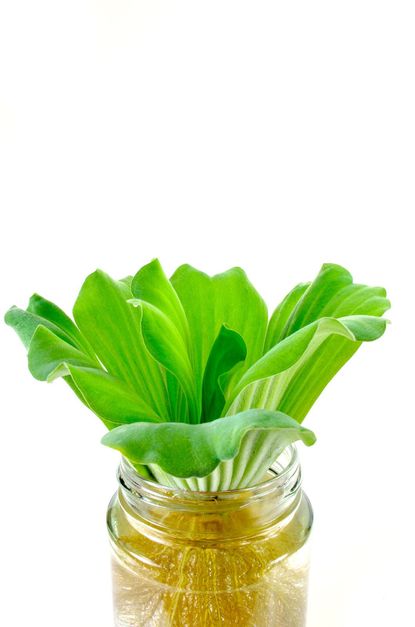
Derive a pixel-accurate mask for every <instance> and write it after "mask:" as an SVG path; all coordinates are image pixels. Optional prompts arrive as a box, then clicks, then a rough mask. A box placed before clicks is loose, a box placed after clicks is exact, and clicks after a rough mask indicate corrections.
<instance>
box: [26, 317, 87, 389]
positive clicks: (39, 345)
mask: <svg viewBox="0 0 415 627" xmlns="http://www.w3.org/2000/svg"><path fill="white" fill-rule="evenodd" d="M28 361H29V370H30V372H31V374H32V375H33V376H34V377H35V379H38V380H39V381H53V380H54V379H56V378H57V377H64V376H67V375H69V374H70V373H69V371H68V368H67V365H66V364H73V365H75V366H82V367H87V368H94V367H95V366H96V364H95V362H94V361H92V360H91V359H90V357H88V355H85V353H82V352H81V351H80V350H78V349H77V348H75V347H74V346H72V345H71V344H68V342H65V340H62V339H61V338H60V337H58V336H56V335H55V334H54V333H53V332H52V331H50V329H47V328H46V327H44V326H38V327H37V329H36V331H35V332H34V334H33V337H32V340H31V342H30V345H29V353H28Z"/></svg>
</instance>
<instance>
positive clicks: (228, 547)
mask: <svg viewBox="0 0 415 627" xmlns="http://www.w3.org/2000/svg"><path fill="white" fill-rule="evenodd" d="M118 479H119V489H118V491H117V492H116V494H115V495H114V497H113V498H112V500H111V502H110V505H109V508H108V518H107V522H108V530H109V535H110V540H111V546H112V575H113V593H114V615H115V625H116V627H143V626H147V625H148V626H154V627H161V626H163V627H170V626H171V627H206V626H209V625H225V626H229V625H238V626H245V625H246V626H248V625H249V626H251V627H268V626H276V627H303V626H304V625H305V621H306V606H307V579H308V562H309V559H308V538H309V535H310V530H311V526H312V519H313V518H312V510H311V506H310V502H309V500H308V499H307V497H306V495H305V494H304V492H303V491H302V490H301V470H300V465H299V461H298V455H297V451H296V449H295V447H294V446H291V447H288V448H287V449H286V450H285V451H284V452H283V453H282V455H281V456H280V457H279V459H278V461H277V462H276V463H275V464H274V465H273V467H272V468H271V469H270V470H269V472H268V475H267V477H266V478H265V479H264V480H263V481H261V482H260V483H258V484H257V485H256V486H255V487H252V488H244V489H241V490H230V491H227V492H192V491H185V490H177V489H172V488H168V487H164V486H162V485H160V484H158V483H155V482H152V481H149V480H146V479H143V478H142V477H141V476H140V475H139V474H138V473H137V472H136V471H135V469H134V468H133V466H132V465H131V464H130V463H129V462H128V461H127V460H125V459H122V461H121V464H120V467H119V472H118Z"/></svg>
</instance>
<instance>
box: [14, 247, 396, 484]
mask: <svg viewBox="0 0 415 627" xmlns="http://www.w3.org/2000/svg"><path fill="white" fill-rule="evenodd" d="M389 306H390V304H389V301H388V300H387V298H386V293H385V290H384V289H383V288H380V287H367V286H365V285H359V284H355V283H353V280H352V277H351V275H350V273H349V272H348V271H347V270H346V269H345V268H342V267H341V266H338V265H335V264H325V265H323V267H322V269H321V271H320V272H319V274H318V275H317V277H316V279H315V280H314V281H313V282H312V283H301V284H299V285H297V286H296V287H295V288H294V289H293V290H292V291H291V292H290V293H289V294H288V295H287V296H286V297H285V298H284V300H283V301H282V303H281V304H280V305H279V306H278V307H277V308H276V309H275V311H274V312H273V314H272V316H271V318H270V320H269V321H268V314H267V308H266V305H265V303H264V301H263V300H262V298H261V296H260V295H259V294H258V292H257V291H256V290H255V288H254V287H253V285H252V284H251V283H250V281H249V280H248V278H247V276H246V274H245V273H244V271H243V270H241V269H240V268H232V269H231V270H228V271H227V272H224V273H222V274H218V275H215V276H213V277H210V276H208V275H207V274H205V273H203V272H200V271H199V270H196V269H195V268H193V267H191V266H189V265H183V266H180V267H179V268H178V269H177V270H176V272H175V273H174V274H173V276H172V277H171V279H170V280H169V279H168V278H167V276H166V275H165V273H164V271H163V269H162V267H161V265H160V263H159V262H158V260H154V261H152V262H151V263H149V264H147V265H146V266H144V267H143V268H141V269H140V270H139V271H138V272H137V274H136V275H135V276H134V277H127V278H125V279H123V280H121V281H115V280H113V279H112V278H111V277H109V276H108V275H107V274H105V273H104V272H102V271H100V270H97V271H96V272H94V273H93V274H91V275H90V276H88V277H87V279H86V280H85V282H84V284H83V286H82V288H81V291H80V293H79V296H78V298H77V300H76V302H75V305H74V309H73V316H74V321H72V320H71V319H70V318H69V317H68V316H67V315H66V314H65V313H64V312H63V311H62V310H61V309H59V308H58V307H57V306H56V305H54V304H53V303H51V302H50V301H47V300H45V299H44V298H42V297H40V296H38V295H34V296H32V298H31V299H30V301H29V305H28V307H27V309H26V310H22V309H19V308H17V307H12V308H11V309H10V310H9V311H8V312H7V314H6V317H5V320H6V322H7V324H9V325H10V326H12V327H13V328H14V329H15V331H16V332H17V333H18V335H19V336H20V338H21V339H22V341H23V343H24V344H25V346H26V347H27V348H28V364H29V370H30V372H31V373H32V375H33V376H34V377H35V378H36V379H39V380H41V381H53V380H54V379H56V378H59V377H62V378H63V379H64V380H65V381H66V382H67V383H68V384H69V386H70V387H71V388H72V389H73V391H74V392H75V393H76V394H77V396H78V397H79V398H80V400H81V401H82V402H83V403H84V404H85V405H86V406H87V407H89V408H90V409H91V410H92V411H93V412H94V413H95V414H96V415H97V416H98V417H99V418H100V419H101V420H102V422H103V423H104V424H105V426H106V427H107V428H108V429H109V432H108V433H107V434H106V435H105V436H104V437H103V440H102V441H103V443H104V444H106V445H107V446H110V447H112V448H115V449H118V450H119V451H121V453H122V454H123V455H124V456H125V457H127V458H128V459H129V460H130V461H131V462H132V463H133V464H134V465H135V467H136V468H137V470H138V471H139V472H140V473H142V474H143V475H144V476H150V477H153V478H155V479H156V480H158V481H160V482H161V483H164V484H167V485H172V486H178V487H182V488H186V489H201V490H226V489H232V488H237V487H239V488H241V487H246V486H249V485H252V484H253V483H255V482H256V481H258V480H259V479H260V478H261V477H262V476H264V474H265V472H266V470H267V469H268V468H269V466H270V465H271V464H272V463H273V462H274V461H275V460H276V458H277V457H278V456H279V454H280V453H281V452H282V451H283V449H284V448H285V447H286V446H287V445H289V444H291V443H292V442H295V441H297V440H301V441H302V442H304V443H305V444H306V445H311V444H313V443H314V441H315V436H314V434H313V433H312V432H311V431H309V430H308V429H306V428H304V427H303V426H302V425H301V423H302V421H303V419H304V418H305V416H306V414H307V413H308V411H309V409H310V408H311V406H312V405H313V403H314V402H315V400H316V399H317V398H318V396H319V395H320V393H321V392H322V390H323V389H324V387H325V386H326V385H327V383H328V382H329V381H330V380H331V379H332V378H333V376H334V375H335V374H336V373H337V372H338V370H339V369H340V368H341V367H342V366H343V365H344V364H345V363H346V362H347V361H348V360H349V359H350V357H352V355H353V354H354V353H355V352H356V350H357V349H358V348H359V346H360V345H361V343H362V342H367V341H373V340H375V339H377V338H379V337H380V336H381V335H382V334H383V333H384V331H385V327H386V320H384V319H383V318H382V317H381V316H382V315H383V313H384V312H385V311H386V310H387V309H388V308H389Z"/></svg>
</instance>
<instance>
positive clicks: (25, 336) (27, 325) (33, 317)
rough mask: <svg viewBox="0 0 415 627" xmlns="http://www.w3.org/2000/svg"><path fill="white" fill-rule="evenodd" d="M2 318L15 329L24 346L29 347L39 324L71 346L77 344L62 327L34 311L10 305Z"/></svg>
mask: <svg viewBox="0 0 415 627" xmlns="http://www.w3.org/2000/svg"><path fill="white" fill-rule="evenodd" d="M4 320H5V322H6V324H8V325H9V326H10V327H12V328H13V329H14V330H15V331H16V333H17V335H18V336H19V337H20V339H21V341H22V342H23V344H24V346H25V347H26V348H28V347H29V344H30V341H31V339H32V337H33V335H34V333H35V331H36V329H37V328H38V326H39V325H42V326H43V327H46V328H47V329H49V330H50V331H52V332H53V333H54V334H55V335H57V336H58V337H60V338H61V339H63V340H65V341H66V342H68V343H69V344H72V346H75V347H76V346H78V343H77V342H76V340H74V339H73V337H71V336H70V335H68V333H67V332H66V331H65V330H64V329H62V328H60V327H59V326H57V325H56V324H54V323H53V322H50V321H49V320H46V319H45V318H42V317H41V316H39V315H37V314H35V313H32V312H30V311H25V310H24V309H19V307H11V308H10V309H9V310H8V311H7V313H6V315H5V316H4Z"/></svg>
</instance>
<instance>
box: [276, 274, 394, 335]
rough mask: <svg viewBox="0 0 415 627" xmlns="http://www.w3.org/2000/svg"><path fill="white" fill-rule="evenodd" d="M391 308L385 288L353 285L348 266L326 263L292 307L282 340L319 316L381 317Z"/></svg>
mask: <svg viewBox="0 0 415 627" xmlns="http://www.w3.org/2000/svg"><path fill="white" fill-rule="evenodd" d="M389 307H390V303H389V301H388V300H387V298H386V292H385V290H384V289H383V288H379V287H368V286H366V285H359V284H357V283H356V284H354V283H353V278H352V275H351V274H350V272H349V271H348V270H346V268H343V267H342V266H339V265H336V264H330V263H326V264H324V265H323V266H322V268H321V270H320V272H319V274H318V275H317V277H316V278H315V279H314V281H313V282H312V283H311V284H310V285H309V287H308V288H307V289H306V290H305V292H304V293H303V295H302V297H301V298H300V299H299V301H298V302H297V304H296V306H295V307H294V309H293V310H292V312H291V314H290V316H289V318H288V320H287V322H286V325H285V328H284V330H283V332H282V334H281V337H280V339H284V338H285V337H287V336H288V335H290V334H291V333H295V332H296V331H298V330H299V329H301V328H302V327H304V326H307V325H308V324H310V323H311V322H314V321H316V320H318V319H319V318H323V317H335V318H339V317H343V316H349V315H353V314H363V315H372V316H381V315H382V314H383V313H384V312H385V311H386V310H387V309H389Z"/></svg>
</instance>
